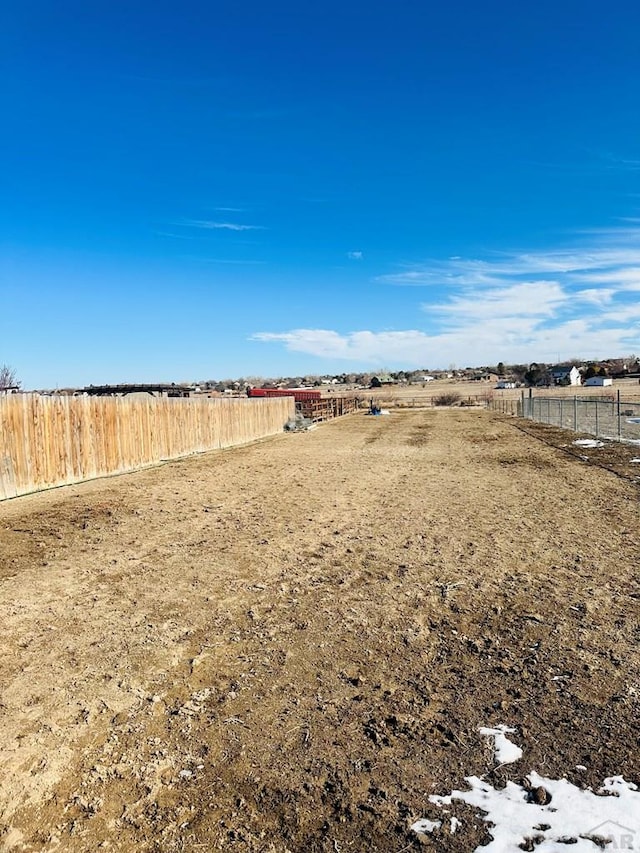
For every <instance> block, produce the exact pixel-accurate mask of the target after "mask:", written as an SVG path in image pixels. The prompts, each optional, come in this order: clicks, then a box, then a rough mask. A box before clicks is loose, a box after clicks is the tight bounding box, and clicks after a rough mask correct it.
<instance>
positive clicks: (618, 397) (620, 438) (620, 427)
mask: <svg viewBox="0 0 640 853" xmlns="http://www.w3.org/2000/svg"><path fill="white" fill-rule="evenodd" d="M617 408H618V441H622V420H621V414H620V389H619V388H618V394H617Z"/></svg>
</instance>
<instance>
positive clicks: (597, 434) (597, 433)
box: [596, 397, 600, 438]
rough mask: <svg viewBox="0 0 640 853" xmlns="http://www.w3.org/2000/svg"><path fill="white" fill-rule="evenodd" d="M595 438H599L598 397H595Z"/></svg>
mask: <svg viewBox="0 0 640 853" xmlns="http://www.w3.org/2000/svg"><path fill="white" fill-rule="evenodd" d="M596 438H600V429H599V426H598V398H597V397H596Z"/></svg>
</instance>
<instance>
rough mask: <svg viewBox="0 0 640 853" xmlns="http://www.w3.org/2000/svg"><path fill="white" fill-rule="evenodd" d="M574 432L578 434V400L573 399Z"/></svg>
mask: <svg viewBox="0 0 640 853" xmlns="http://www.w3.org/2000/svg"><path fill="white" fill-rule="evenodd" d="M573 431H574V432H578V398H577V397H574V398H573Z"/></svg>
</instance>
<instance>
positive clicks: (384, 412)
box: [380, 409, 391, 415]
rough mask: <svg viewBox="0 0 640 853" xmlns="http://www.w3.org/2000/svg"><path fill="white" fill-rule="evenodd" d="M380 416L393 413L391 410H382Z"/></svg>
mask: <svg viewBox="0 0 640 853" xmlns="http://www.w3.org/2000/svg"><path fill="white" fill-rule="evenodd" d="M380 414H381V415H390V414H391V412H390V411H389V409H380Z"/></svg>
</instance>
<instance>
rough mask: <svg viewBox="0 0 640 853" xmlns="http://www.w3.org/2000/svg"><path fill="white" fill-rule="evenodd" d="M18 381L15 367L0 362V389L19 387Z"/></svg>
mask: <svg viewBox="0 0 640 853" xmlns="http://www.w3.org/2000/svg"><path fill="white" fill-rule="evenodd" d="M19 387H20V382H19V381H18V375H17V373H16V370H15V368H13V367H10V366H9V365H8V364H0V391H1V390H3V389H5V388H19Z"/></svg>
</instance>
